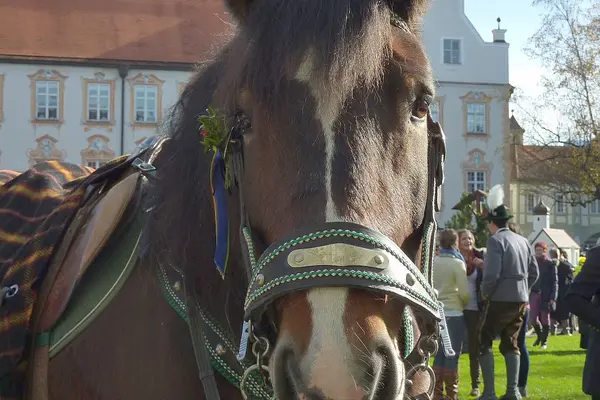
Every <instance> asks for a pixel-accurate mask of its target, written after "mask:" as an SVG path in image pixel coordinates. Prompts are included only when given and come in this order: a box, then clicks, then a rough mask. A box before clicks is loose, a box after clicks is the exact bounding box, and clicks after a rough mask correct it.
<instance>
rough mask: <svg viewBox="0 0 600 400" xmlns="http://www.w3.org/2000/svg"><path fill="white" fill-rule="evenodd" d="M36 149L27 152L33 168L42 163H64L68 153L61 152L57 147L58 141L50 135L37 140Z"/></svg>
mask: <svg viewBox="0 0 600 400" xmlns="http://www.w3.org/2000/svg"><path fill="white" fill-rule="evenodd" d="M35 141H36V144H37V145H36V147H35V149H30V150H29V151H28V152H27V156H28V158H29V165H30V166H33V165H35V164H37V163H39V162H42V161H51V160H58V161H63V160H64V159H65V156H66V153H65V151H64V150H59V149H58V148H57V147H56V144H57V143H58V140H56V139H55V138H53V137H52V136H50V135H44V136H41V137H39V138H37V139H36V140H35Z"/></svg>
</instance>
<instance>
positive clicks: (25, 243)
mask: <svg viewBox="0 0 600 400" xmlns="http://www.w3.org/2000/svg"><path fill="white" fill-rule="evenodd" d="M149 147H150V146H145V147H143V148H142V147H140V148H138V149H136V151H135V153H134V155H131V156H130V155H123V156H120V157H118V158H115V159H114V160H112V161H110V162H108V163H107V164H105V165H103V166H102V167H100V168H98V169H96V170H94V169H91V168H88V167H81V166H79V165H75V164H71V163H67V162H59V161H47V162H42V163H39V164H36V165H35V166H34V167H32V168H30V169H29V170H27V171H25V172H24V173H22V174H19V173H17V172H15V171H7V170H5V171H0V288H1V289H2V290H3V291H7V290H8V291H9V297H8V298H5V300H4V302H3V304H2V305H1V306H0V400H16V399H19V398H20V397H21V393H22V390H21V389H22V384H23V382H24V379H23V378H24V372H25V368H26V366H27V353H28V351H29V349H28V348H27V343H28V337H30V333H31V332H30V329H31V328H30V320H31V315H32V312H33V309H34V306H35V303H36V301H37V297H38V295H39V290H40V289H41V285H42V282H43V280H44V278H45V277H46V274H47V272H48V267H49V265H50V261H51V259H52V256H53V255H54V252H55V250H56V249H57V248H58V246H59V245H60V242H61V240H62V238H63V235H64V233H65V232H66V229H67V228H68V227H69V224H70V223H71V221H72V219H73V217H74V216H75V214H76V213H77V211H78V209H79V208H80V206H81V205H82V202H83V200H84V196H85V192H86V189H87V188H88V187H89V185H90V184H102V183H108V184H109V186H110V185H111V184H114V183H116V182H117V181H118V180H119V179H121V177H122V175H123V173H124V171H125V170H127V169H128V168H131V164H132V162H133V161H134V160H137V158H136V157H137V156H141V155H142V154H143V153H144V152H145V151H146V150H147V149H148V148H149ZM14 288H16V290H14Z"/></svg>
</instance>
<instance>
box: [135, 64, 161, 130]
mask: <svg viewBox="0 0 600 400" xmlns="http://www.w3.org/2000/svg"><path fill="white" fill-rule="evenodd" d="M129 83H130V84H131V99H132V101H131V119H132V121H133V123H134V124H139V125H146V124H157V123H158V122H160V119H161V108H162V105H161V98H162V85H163V83H164V81H162V80H160V79H158V78H157V77H156V76H154V75H146V74H142V73H139V74H137V75H136V76H134V77H133V78H131V79H129Z"/></svg>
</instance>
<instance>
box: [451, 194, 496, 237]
mask: <svg viewBox="0 0 600 400" xmlns="http://www.w3.org/2000/svg"><path fill="white" fill-rule="evenodd" d="M478 208H479V207H478V206H477V203H476V201H475V200H474V197H473V194H469V193H466V192H465V193H463V194H462V195H461V196H460V201H459V202H458V204H457V205H456V206H455V207H454V209H455V210H456V213H454V215H453V216H452V218H450V221H448V222H446V228H447V229H455V230H459V229H468V230H470V231H471V232H473V236H475V247H485V243H486V242H487V240H488V237H489V231H488V229H487V221H486V219H485V217H484V216H483V215H482V214H481V212H480V210H478Z"/></svg>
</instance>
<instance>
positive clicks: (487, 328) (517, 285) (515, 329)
mask: <svg viewBox="0 0 600 400" xmlns="http://www.w3.org/2000/svg"><path fill="white" fill-rule="evenodd" d="M487 204H488V212H487V215H486V219H487V221H488V229H489V231H490V233H491V236H490V237H489V239H488V240H487V243H486V248H487V253H486V255H485V266H484V267H483V279H482V281H481V290H480V292H481V297H482V299H483V311H482V320H481V323H480V353H479V363H480V364H481V373H482V375H483V393H482V395H481V397H480V400H496V389H495V376H494V372H495V371H494V353H493V352H492V345H493V343H494V339H495V338H496V336H500V352H501V353H502V355H503V356H504V362H505V365H506V394H505V395H504V396H503V397H502V398H501V399H503V400H520V399H521V398H522V396H521V393H520V392H519V389H518V380H519V368H520V359H521V354H520V351H519V345H518V340H517V338H518V336H519V331H520V329H521V326H522V325H523V316H524V315H525V309H526V307H527V300H528V294H529V288H530V287H531V286H532V285H533V284H534V282H535V281H536V280H537V278H538V274H539V272H538V266H537V262H536V259H535V257H534V255H533V251H532V250H531V246H530V245H529V242H528V241H527V239H525V238H524V237H523V236H520V235H517V234H515V233H514V232H512V231H510V230H509V229H508V226H507V225H508V220H509V219H511V218H512V215H510V214H509V212H508V208H507V207H506V206H505V205H504V189H503V187H502V185H496V186H494V187H493V188H492V189H491V190H490V191H489V193H488V197H487Z"/></svg>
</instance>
